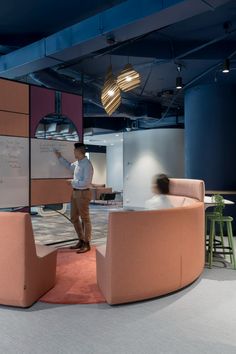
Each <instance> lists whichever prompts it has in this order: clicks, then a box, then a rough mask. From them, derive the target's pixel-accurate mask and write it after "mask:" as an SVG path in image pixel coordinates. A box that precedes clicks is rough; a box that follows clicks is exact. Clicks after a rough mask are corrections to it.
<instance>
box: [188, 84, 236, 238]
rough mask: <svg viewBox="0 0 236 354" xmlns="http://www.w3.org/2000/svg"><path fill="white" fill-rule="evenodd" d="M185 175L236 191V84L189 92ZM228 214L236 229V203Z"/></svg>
mask: <svg viewBox="0 0 236 354" xmlns="http://www.w3.org/2000/svg"><path fill="white" fill-rule="evenodd" d="M185 175H186V177H187V178H199V179H203V180H204V181H205V185H206V190H218V191H222V190H223V191H236V86H234V85H219V84H212V85H199V86H196V87H194V88H191V89H189V90H188V91H186V94H185ZM235 197H236V196H235V195H228V194H226V195H224V198H226V199H230V200H234V201H236V198H235ZM225 214H227V215H231V216H233V217H234V230H235V231H236V222H235V221H236V206H235V205H234V206H227V208H225Z"/></svg>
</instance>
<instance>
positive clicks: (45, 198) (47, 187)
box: [31, 179, 72, 205]
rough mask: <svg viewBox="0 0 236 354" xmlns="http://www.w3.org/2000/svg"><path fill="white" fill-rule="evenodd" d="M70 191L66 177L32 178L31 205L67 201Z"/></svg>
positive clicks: (69, 197)
mask: <svg viewBox="0 0 236 354" xmlns="http://www.w3.org/2000/svg"><path fill="white" fill-rule="evenodd" d="M71 192H72V189H71V186H70V185H69V184H68V183H67V180H66V179H33V180H32V181H31V205H45V204H57V203H68V202H69V201H70V199H71Z"/></svg>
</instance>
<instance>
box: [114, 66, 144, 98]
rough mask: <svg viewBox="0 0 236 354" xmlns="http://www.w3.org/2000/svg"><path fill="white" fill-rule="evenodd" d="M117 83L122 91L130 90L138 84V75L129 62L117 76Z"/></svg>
mask: <svg viewBox="0 0 236 354" xmlns="http://www.w3.org/2000/svg"><path fill="white" fill-rule="evenodd" d="M117 85H118V86H119V88H120V89H121V90H122V91H125V92H127V91H130V90H133V89H134V88H136V87H138V86H139V85H140V75H139V73H138V72H137V71H135V70H134V68H133V66H132V65H131V64H127V65H125V67H124V69H123V70H122V71H121V72H120V74H119V75H118V77H117Z"/></svg>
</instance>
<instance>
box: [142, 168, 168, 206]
mask: <svg viewBox="0 0 236 354" xmlns="http://www.w3.org/2000/svg"><path fill="white" fill-rule="evenodd" d="M169 183H170V181H169V178H168V177H167V176H166V175H165V174H163V173H162V174H160V175H157V176H154V178H153V184H152V191H153V193H154V196H153V197H152V198H151V199H148V200H147V201H146V202H145V208H146V209H150V210H155V209H169V208H173V207H174V206H173V205H172V203H171V201H170V198H169V197H168V193H169Z"/></svg>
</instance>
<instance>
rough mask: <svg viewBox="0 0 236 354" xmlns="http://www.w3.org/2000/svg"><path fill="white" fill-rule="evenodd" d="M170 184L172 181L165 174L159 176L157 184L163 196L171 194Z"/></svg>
mask: <svg viewBox="0 0 236 354" xmlns="http://www.w3.org/2000/svg"><path fill="white" fill-rule="evenodd" d="M169 183H170V180H169V178H168V177H167V176H166V175H165V174H164V173H162V174H160V175H157V179H156V184H157V188H158V190H159V192H160V193H161V194H168V193H169Z"/></svg>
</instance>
